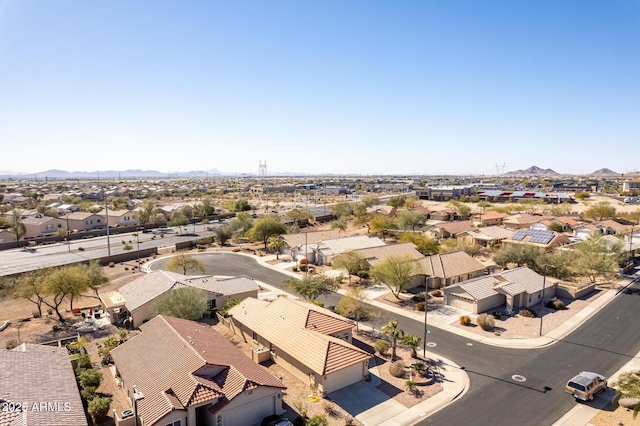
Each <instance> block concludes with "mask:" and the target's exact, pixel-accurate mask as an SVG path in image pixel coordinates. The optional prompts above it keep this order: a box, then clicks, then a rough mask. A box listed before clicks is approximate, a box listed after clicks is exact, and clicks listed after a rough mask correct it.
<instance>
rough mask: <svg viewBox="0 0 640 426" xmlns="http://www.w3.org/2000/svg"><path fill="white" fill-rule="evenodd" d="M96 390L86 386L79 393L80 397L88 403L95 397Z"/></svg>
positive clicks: (93, 387)
mask: <svg viewBox="0 0 640 426" xmlns="http://www.w3.org/2000/svg"><path fill="white" fill-rule="evenodd" d="M96 389H97V388H96V387H95V386H87V387H86V388H83V389H82V390H81V391H80V396H81V397H82V399H84V400H85V401H87V402H89V401H91V400H93V398H94V397H95V396H96Z"/></svg>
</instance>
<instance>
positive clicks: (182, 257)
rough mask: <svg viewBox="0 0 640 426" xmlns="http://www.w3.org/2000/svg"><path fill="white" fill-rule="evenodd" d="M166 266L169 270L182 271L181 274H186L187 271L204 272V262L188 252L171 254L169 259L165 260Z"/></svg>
mask: <svg viewBox="0 0 640 426" xmlns="http://www.w3.org/2000/svg"><path fill="white" fill-rule="evenodd" d="M166 268H167V269H168V270H169V271H171V272H182V275H187V272H199V273H200V274H204V264H203V263H202V261H200V260H198V259H196V258H195V257H193V256H191V255H190V254H184V253H182V254H178V255H176V256H172V257H171V259H169V260H168V261H167V265H166Z"/></svg>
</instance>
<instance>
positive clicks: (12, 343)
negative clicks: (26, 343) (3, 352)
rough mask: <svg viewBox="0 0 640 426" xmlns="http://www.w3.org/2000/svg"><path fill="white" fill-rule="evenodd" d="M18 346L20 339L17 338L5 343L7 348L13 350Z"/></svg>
mask: <svg viewBox="0 0 640 426" xmlns="http://www.w3.org/2000/svg"><path fill="white" fill-rule="evenodd" d="M16 346H18V341H17V340H16V339H11V340H7V343H6V344H5V345H4V347H5V348H7V349H9V350H11V349H13V348H15V347H16Z"/></svg>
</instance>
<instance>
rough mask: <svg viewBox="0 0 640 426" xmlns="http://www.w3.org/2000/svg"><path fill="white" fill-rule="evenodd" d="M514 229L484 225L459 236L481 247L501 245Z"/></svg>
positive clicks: (466, 241)
mask: <svg viewBox="0 0 640 426" xmlns="http://www.w3.org/2000/svg"><path fill="white" fill-rule="evenodd" d="M512 234H513V231H510V230H508V229H505V228H503V227H502V226H483V227H481V228H475V229H471V230H468V231H465V232H462V233H460V234H458V238H459V239H461V240H462V241H463V242H465V243H466V244H475V245H478V246H481V247H500V246H501V245H502V241H503V240H505V239H507V238H509V237H510V236H511V235H512Z"/></svg>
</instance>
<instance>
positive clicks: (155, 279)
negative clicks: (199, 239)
mask: <svg viewBox="0 0 640 426" xmlns="http://www.w3.org/2000/svg"><path fill="white" fill-rule="evenodd" d="M183 287H193V288H197V289H200V290H203V292H204V295H205V297H206V298H207V301H208V304H209V307H211V308H215V307H222V306H224V305H226V304H227V303H228V302H229V301H231V300H233V299H244V298H245V297H258V291H259V290H260V286H259V285H258V284H257V283H256V282H255V281H254V280H253V278H249V277H245V276H239V277H233V278H218V277H214V276H212V275H205V276H198V277H191V276H189V277H188V276H185V275H182V274H178V273H175V272H169V271H156V272H151V273H150V274H145V275H143V276H142V277H140V278H138V279H136V280H134V281H132V282H130V283H129V284H127V285H125V286H123V287H122V288H120V290H117V291H109V292H105V293H100V294H99V296H100V300H101V301H102V304H103V306H104V308H105V310H106V311H107V312H109V315H110V316H111V322H112V323H114V324H117V323H120V322H121V321H123V320H125V319H127V318H129V317H130V318H131V319H132V324H131V325H130V326H131V327H139V326H140V325H141V324H142V323H144V322H145V321H148V320H150V319H151V318H153V317H155V316H156V315H157V314H158V308H157V304H158V302H159V301H160V300H161V299H162V297H164V296H165V295H166V294H167V293H169V292H170V291H172V290H176V289H178V288H183Z"/></svg>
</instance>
